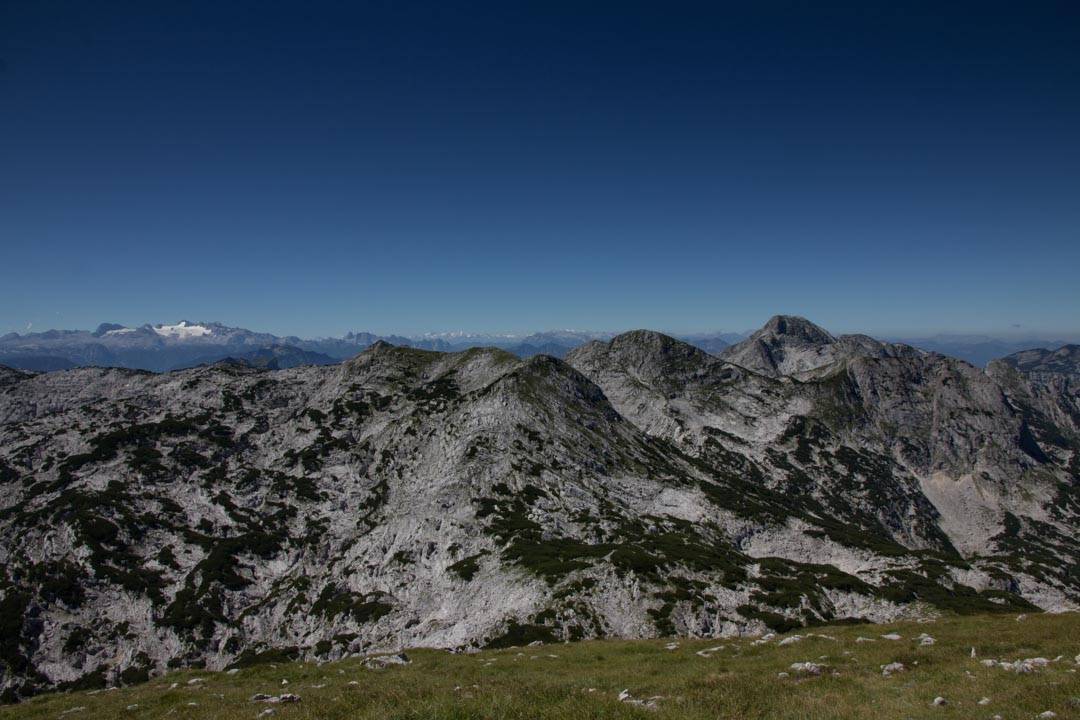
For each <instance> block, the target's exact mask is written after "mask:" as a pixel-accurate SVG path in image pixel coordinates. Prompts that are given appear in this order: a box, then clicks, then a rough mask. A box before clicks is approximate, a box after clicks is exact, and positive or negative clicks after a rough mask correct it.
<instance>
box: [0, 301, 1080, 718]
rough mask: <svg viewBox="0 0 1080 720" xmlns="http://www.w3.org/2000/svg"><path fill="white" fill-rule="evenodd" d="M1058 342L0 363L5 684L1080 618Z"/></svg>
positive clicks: (803, 340)
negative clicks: (586, 643)
mask: <svg viewBox="0 0 1080 720" xmlns="http://www.w3.org/2000/svg"><path fill="white" fill-rule="evenodd" d="M185 327H187V326H186V325H185ZM106 332H109V331H108V330H107V331H106ZM1069 362H1070V361H1069V360H1068V357H1067V356H1062V357H1061V358H1058V359H1055V360H1054V361H1053V363H1052V365H1053V368H1054V369H1055V373H1054V374H1053V377H1049V375H1050V374H1049V373H1047V372H1043V370H1044V368H1043V367H1042V366H1041V365H1040V364H1038V363H1036V364H1035V365H1030V366H1029V364H1028V361H1027V360H1024V361H1023V362H1020V361H1018V362H1016V363H1014V364H1009V363H1004V362H1002V363H995V364H992V366H991V367H990V368H989V369H987V370H986V371H983V370H981V369H978V368H975V367H973V366H971V365H969V364H967V363H965V362H962V361H959V360H954V359H951V358H947V357H944V356H941V355H936V354H931V353H921V352H919V351H915V350H912V349H911V348H906V347H904V346H896V345H888V344H886V343H880V342H878V341H876V340H873V339H871V338H863V337H861V336H840V337H834V336H832V335H830V334H829V333H827V332H825V331H824V330H822V329H821V328H818V327H816V326H814V325H813V324H811V323H808V322H806V321H802V320H800V319H797V318H787V317H778V318H775V319H774V320H773V321H770V323H769V324H768V325H767V326H766V327H764V328H762V329H761V330H760V331H759V332H757V333H755V334H754V336H753V337H752V338H751V339H749V340H747V341H746V342H745V343H741V344H740V345H737V346H736V347H735V348H733V349H732V351H731V352H730V353H725V354H724V356H723V357H717V356H714V355H710V354H708V353H706V352H704V351H702V350H700V349H698V348H695V347H692V346H691V345H689V344H687V343H684V342H682V341H680V340H677V339H675V338H672V337H669V336H667V335H664V334H662V333H657V332H652V331H634V332H629V333H624V334H621V335H618V336H616V337H613V338H611V339H610V340H596V341H593V342H589V343H587V344H585V345H582V346H581V347H578V348H576V349H574V350H572V351H571V352H570V353H568V355H567V358H566V360H565V361H563V360H560V359H558V358H554V357H550V356H545V355H537V356H534V357H530V358H528V359H519V358H518V357H516V356H514V355H513V354H511V353H509V352H506V351H503V350H500V349H496V348H474V349H470V350H466V351H462V352H455V353H444V352H437V351H429V350H421V349H417V348H410V347H403V346H395V345H392V344H390V343H387V342H383V341H379V342H375V343H374V344H372V345H371V346H370V347H369V348H367V349H365V350H364V351H363V352H361V353H360V354H358V355H356V356H355V357H353V358H351V359H350V360H348V361H346V362H344V363H341V364H338V365H332V366H304V367H295V368H290V369H283V370H270V369H266V368H265V367H256V366H255V365H254V364H253V363H252V362H247V361H245V362H222V363H216V364H211V365H205V366H201V367H197V368H192V369H188V370H181V371H176V372H168V373H161V374H152V373H146V372H141V371H134V370H125V369H116V368H112V369H105V368H78V369H73V370H68V371H66V372H59V373H44V374H30V373H24V372H19V371H15V370H9V369H2V368H0V497H2V499H0V548H2V550H0V560H2V562H0V616H2V617H3V618H5V621H6V625H5V633H6V634H5V639H4V640H3V642H2V643H0V651H2V654H0V691H2V692H3V694H4V697H5V698H7V699H15V698H19V697H25V696H28V695H31V694H33V693H35V692H37V691H38V690H40V689H43V688H49V687H70V688H74V687H79V688H93V687H101V686H105V685H107V684H114V683H125V682H134V681H137V680H139V679H145V678H146V677H149V676H151V675H153V674H156V673H159V672H161V671H162V670H163V669H165V668H166V667H176V666H203V665H205V666H206V667H209V668H211V669H217V668H223V667H228V666H237V665H244V664H249V663H255V662H266V661H272V660H273V659H275V658H284V657H303V658H309V659H329V658H339V657H342V656H343V655H345V654H349V653H368V652H376V651H383V650H393V649H400V648H402V647H416V646H424V647H447V648H468V647H476V646H481V645H496V646H500V645H502V646H504V645H510V644H518V645H520V644H525V643H528V642H530V641H533V640H548V641H552V640H562V639H575V638H588V637H652V636H658V635H672V634H692V635H696V636H723V635H729V634H736V633H755V632H764V631H765V630H767V629H773V630H787V629H791V628H795V627H799V626H801V625H806V624H814V623H821V622H828V621H837V620H855V619H857V620H870V621H882V620H891V619H896V618H904V617H925V616H931V615H934V614H935V613H939V612H942V611H951V612H961V613H968V612H994V611H1009V612H1019V611H1022V610H1025V609H1032V608H1046V609H1057V610H1060V609H1076V608H1078V607H1080V580H1078V577H1080V575H1078V574H1077V565H1076V558H1077V557H1080V541H1078V539H1077V538H1076V534H1075V528H1076V523H1077V522H1078V520H1080V516H1078V512H1080V504H1078V497H1080V485H1078V483H1080V477H1078V475H1077V473H1076V462H1077V460H1076V458H1077V457H1080V425H1078V422H1080V421H1078V418H1080V414H1077V413H1076V412H1074V411H1075V408H1076V407H1077V392H1076V389H1075V385H1074V383H1073V382H1072V381H1071V380H1070V379H1069V378H1068V377H1067V373H1063V372H1059V371H1060V370H1066V369H1067V368H1066V365H1068V363H1069ZM1029 369H1030V372H1029V371H1028V370H1029Z"/></svg>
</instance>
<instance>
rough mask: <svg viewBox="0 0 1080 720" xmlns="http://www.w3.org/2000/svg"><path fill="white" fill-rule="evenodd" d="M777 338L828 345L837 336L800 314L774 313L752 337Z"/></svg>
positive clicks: (808, 343) (805, 343)
mask: <svg viewBox="0 0 1080 720" xmlns="http://www.w3.org/2000/svg"><path fill="white" fill-rule="evenodd" d="M754 338H758V339H762V340H764V339H766V338H775V339H776V340H780V341H784V342H797V343H800V344H804V345H828V344H830V343H832V342H833V341H834V340H835V338H834V337H833V336H832V335H830V334H829V332H828V331H826V330H825V329H824V328H822V327H820V326H818V325H815V324H814V323H812V322H810V321H809V320H807V319H806V318H804V317H799V316H798V315H774V316H772V317H771V318H769V321H768V322H767V323H765V325H764V326H763V327H762V328H761V329H760V330H758V331H757V332H756V333H754V334H753V335H751V336H750V339H754Z"/></svg>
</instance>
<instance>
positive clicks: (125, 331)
mask: <svg viewBox="0 0 1080 720" xmlns="http://www.w3.org/2000/svg"><path fill="white" fill-rule="evenodd" d="M133 332H135V328H117V329H116V330H109V331H108V332H106V333H105V334H106V335H127V334H128V333H133Z"/></svg>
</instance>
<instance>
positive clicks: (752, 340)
mask: <svg viewBox="0 0 1080 720" xmlns="http://www.w3.org/2000/svg"><path fill="white" fill-rule="evenodd" d="M835 343H836V338H835V337H833V336H832V335H831V334H829V333H828V332H827V331H826V330H824V329H823V328H821V327H819V326H817V325H815V324H814V323H812V322H810V321H809V320H807V319H806V318H802V317H797V316H794V315H775V316H773V317H772V318H770V319H769V321H768V322H767V323H765V325H764V326H763V327H762V328H761V329H760V330H758V331H757V332H755V333H754V334H753V335H751V336H750V337H748V338H747V339H746V340H743V341H742V342H741V343H738V344H736V345H732V346H731V347H729V348H727V349H725V350H723V351H722V352H721V353H720V357H722V358H724V359H725V360H728V361H729V362H732V363H735V364H736V365H741V366H742V367H745V368H747V369H749V370H753V371H754V372H759V373H762V374H765V375H773V376H779V375H791V374H793V373H798V372H803V371H806V370H813V369H815V368H818V367H821V366H823V365H828V364H829V363H831V362H834V361H835V360H836V358H835V357H834V355H835V354H836V353H834V352H833V345H834V344H835Z"/></svg>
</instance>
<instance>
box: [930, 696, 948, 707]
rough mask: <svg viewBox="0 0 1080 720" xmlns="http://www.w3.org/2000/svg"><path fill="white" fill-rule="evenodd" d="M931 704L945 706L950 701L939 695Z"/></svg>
mask: <svg viewBox="0 0 1080 720" xmlns="http://www.w3.org/2000/svg"><path fill="white" fill-rule="evenodd" d="M930 704H931V705H933V706H934V707H944V706H945V705H948V704H949V701H948V700H946V699H945V698H943V697H941V696H940V695H938V696H937V697H936V698H934V702H932V703H930Z"/></svg>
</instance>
